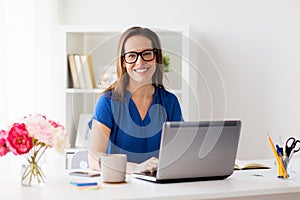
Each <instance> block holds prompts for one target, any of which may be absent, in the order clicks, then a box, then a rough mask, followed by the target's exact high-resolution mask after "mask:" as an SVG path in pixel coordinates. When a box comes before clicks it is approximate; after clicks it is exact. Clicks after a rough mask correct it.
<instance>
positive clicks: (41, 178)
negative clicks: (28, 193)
mask: <svg viewBox="0 0 300 200" xmlns="http://www.w3.org/2000/svg"><path fill="white" fill-rule="evenodd" d="M40 150H41V148H39V149H38V150H36V149H33V150H32V151H30V152H29V153H28V154H27V155H26V156H25V158H26V160H27V164H24V165H22V174H21V176H22V177H21V185H22V186H27V187H31V186H43V185H45V183H46V176H45V174H44V173H43V170H42V168H41V166H40V164H39V161H40V158H41V157H42V156H43V154H44V152H45V149H44V151H42V152H40Z"/></svg>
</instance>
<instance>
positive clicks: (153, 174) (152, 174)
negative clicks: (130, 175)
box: [135, 171, 157, 177]
mask: <svg viewBox="0 0 300 200" xmlns="http://www.w3.org/2000/svg"><path fill="white" fill-rule="evenodd" d="M156 172H157V171H154V172H150V171H146V172H139V173H135V174H141V175H144V176H152V177H156Z"/></svg>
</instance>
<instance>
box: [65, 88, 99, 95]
mask: <svg viewBox="0 0 300 200" xmlns="http://www.w3.org/2000/svg"><path fill="white" fill-rule="evenodd" d="M102 91H104V89H75V88H68V89H66V93H67V94H99V93H101V92H102Z"/></svg>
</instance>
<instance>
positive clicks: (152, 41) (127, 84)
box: [89, 27, 183, 173]
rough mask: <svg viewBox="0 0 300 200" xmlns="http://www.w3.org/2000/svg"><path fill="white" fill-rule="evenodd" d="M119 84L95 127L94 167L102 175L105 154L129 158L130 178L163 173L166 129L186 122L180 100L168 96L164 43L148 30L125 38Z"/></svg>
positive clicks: (99, 107) (104, 98) (104, 100)
mask: <svg viewBox="0 0 300 200" xmlns="http://www.w3.org/2000/svg"><path fill="white" fill-rule="evenodd" d="M117 52H118V56H117V61H116V68H117V72H118V80H117V81H116V82H115V83H113V84H112V85H111V86H109V87H108V88H107V89H106V90H105V91H104V92H103V93H102V95H101V97H100V98H99V100H98V102H97V104H96V107H95V111H94V115H93V117H92V119H93V121H91V122H90V126H91V128H92V134H91V139H90V142H91V145H90V151H89V164H90V167H91V168H92V169H96V170H99V165H98V160H99V155H101V154H105V153H107V154H126V155H127V160H128V162H127V172H129V173H131V172H141V171H149V170H150V171H153V170H156V168H157V158H158V151H159V147H160V138H161V131H162V125H163V123H164V122H165V121H181V120H182V118H183V117H182V114H181V108H180V105H179V102H178V99H177V97H176V96H175V95H174V94H173V93H170V92H168V91H167V90H165V87H164V85H163V64H162V50H161V45H160V40H159V38H158V36H157V35H156V33H154V32H153V31H152V30H150V29H148V28H142V27H132V28H129V29H127V30H126V31H125V32H124V33H123V34H122V35H121V37H120V40H119V45H118V49H117Z"/></svg>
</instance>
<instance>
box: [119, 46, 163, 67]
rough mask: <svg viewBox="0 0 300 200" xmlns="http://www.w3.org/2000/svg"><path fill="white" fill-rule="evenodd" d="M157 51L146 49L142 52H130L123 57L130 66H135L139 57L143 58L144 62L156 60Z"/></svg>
mask: <svg viewBox="0 0 300 200" xmlns="http://www.w3.org/2000/svg"><path fill="white" fill-rule="evenodd" d="M156 52H157V49H146V50H144V51H141V52H135V51H129V52H126V53H124V54H123V55H122V56H123V57H124V60H125V62H126V63H128V64H133V63H135V62H136V61H137V59H138V57H139V56H141V57H142V59H143V60H144V61H147V62H148V61H152V60H154V58H155V54H156Z"/></svg>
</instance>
